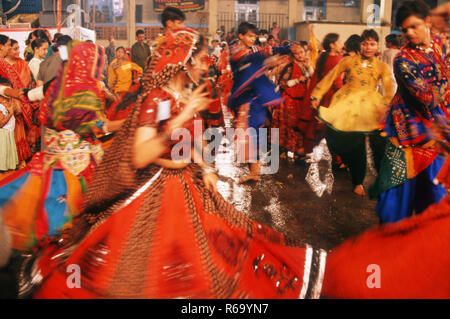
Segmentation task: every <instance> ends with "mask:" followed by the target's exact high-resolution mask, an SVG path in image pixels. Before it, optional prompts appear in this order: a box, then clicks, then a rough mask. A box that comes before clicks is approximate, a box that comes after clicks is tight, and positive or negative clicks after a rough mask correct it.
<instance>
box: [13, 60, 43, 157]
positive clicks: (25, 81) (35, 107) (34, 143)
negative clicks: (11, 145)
mask: <svg viewBox="0 0 450 319" xmlns="http://www.w3.org/2000/svg"><path fill="white" fill-rule="evenodd" d="M11 65H12V66H13V67H14V69H15V70H16V71H17V74H18V75H19V77H20V80H21V83H22V89H32V88H34V87H36V81H34V80H33V81H32V78H31V70H30V67H29V65H28V63H27V62H25V60H23V59H20V58H18V59H16V60H15V61H14V63H12V64H11ZM23 103H27V105H28V108H29V109H30V111H31V126H28V127H27V129H26V135H27V141H28V144H29V146H30V151H31V154H34V153H36V152H38V151H39V150H40V148H41V123H40V122H39V108H40V102H29V101H26V102H25V101H24V102H23Z"/></svg>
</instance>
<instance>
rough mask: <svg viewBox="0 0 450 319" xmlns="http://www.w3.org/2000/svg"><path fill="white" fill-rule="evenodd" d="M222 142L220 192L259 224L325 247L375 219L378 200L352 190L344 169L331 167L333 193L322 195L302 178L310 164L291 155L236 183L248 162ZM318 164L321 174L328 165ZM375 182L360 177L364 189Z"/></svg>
mask: <svg viewBox="0 0 450 319" xmlns="http://www.w3.org/2000/svg"><path fill="white" fill-rule="evenodd" d="M229 125H231V124H230V122H229V120H227V126H229ZM226 142H227V140H224V141H223V143H222V146H221V147H220V148H219V152H218V154H217V156H216V168H217V169H218V170H219V173H218V174H219V178H220V181H219V182H218V189H219V192H220V193H221V194H222V196H223V197H224V198H225V199H226V200H227V201H229V202H231V203H233V204H234V205H235V207H236V208H237V209H238V210H240V211H242V212H244V213H245V214H247V215H248V216H250V217H251V218H253V219H255V220H257V221H258V222H260V223H263V224H265V225H267V226H270V227H272V228H274V229H276V230H278V231H280V232H283V233H285V234H287V235H289V236H291V237H294V238H297V239H300V240H302V241H304V242H305V243H308V244H311V245H313V246H315V247H317V248H323V249H326V250H330V249H333V248H334V247H336V246H337V245H339V244H340V243H342V242H343V241H345V240H346V239H349V238H351V237H354V236H356V235H358V234H360V233H362V232H364V231H365V230H366V229H368V228H370V227H372V226H375V225H377V224H378V223H379V220H378V217H377V215H376V213H375V205H376V200H370V199H369V198H368V196H364V197H361V196H358V195H356V194H354V193H353V192H352V189H353V185H352V183H351V179H350V175H349V173H348V172H346V171H339V170H334V171H333V175H334V183H333V189H332V192H331V194H328V193H327V192H325V193H324V194H323V195H322V197H318V196H317V195H316V194H315V193H314V192H313V191H312V189H311V188H310V186H309V185H308V184H307V183H306V181H305V177H306V174H307V171H308V167H309V164H306V163H305V162H300V161H296V162H294V161H293V160H292V159H284V160H283V159H280V165H279V170H278V172H276V173H275V174H262V175H261V179H260V180H259V181H258V182H249V183H247V184H239V183H238V181H239V179H240V178H242V177H243V176H245V175H246V174H247V173H248V172H249V170H248V165H246V164H239V163H236V161H235V156H234V147H233V145H232V143H226ZM224 144H225V145H224ZM320 164H321V165H320V170H321V174H323V172H324V170H326V169H325V167H324V165H323V163H322V162H321V163H320ZM267 171H268V167H267V166H266V167H265V166H263V167H262V172H263V173H264V172H267ZM373 180H374V176H373V175H372V172H371V170H370V169H368V174H367V176H366V179H365V181H364V186H365V189H366V191H367V189H368V186H369V185H370V183H371V182H372V181H373Z"/></svg>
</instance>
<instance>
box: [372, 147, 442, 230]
mask: <svg viewBox="0 0 450 319" xmlns="http://www.w3.org/2000/svg"><path fill="white" fill-rule="evenodd" d="M443 164H444V159H443V158H442V157H441V156H438V157H437V158H436V159H435V160H434V161H433V163H431V164H430V166H428V167H427V168H426V169H425V170H423V171H422V172H420V174H418V175H417V176H416V177H414V178H412V179H410V180H408V181H407V182H406V183H404V184H402V185H399V186H397V187H393V188H391V189H389V190H387V191H386V192H384V193H381V195H380V198H379V200H378V204H377V207H376V212H377V214H378V216H379V217H380V221H381V223H392V222H397V221H399V220H402V219H404V218H407V217H410V216H411V215H412V213H413V211H415V212H416V214H420V213H421V212H423V211H424V210H425V209H426V208H427V207H428V206H430V205H431V204H434V203H438V202H439V201H440V200H441V199H442V198H444V197H445V189H444V187H442V186H441V185H435V184H434V183H433V180H434V179H435V177H436V176H437V174H438V173H439V170H440V169H441V167H442V165H443Z"/></svg>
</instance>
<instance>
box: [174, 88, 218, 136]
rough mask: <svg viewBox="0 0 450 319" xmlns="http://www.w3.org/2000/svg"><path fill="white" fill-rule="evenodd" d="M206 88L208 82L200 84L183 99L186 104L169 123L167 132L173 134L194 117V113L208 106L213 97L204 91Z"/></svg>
mask: <svg viewBox="0 0 450 319" xmlns="http://www.w3.org/2000/svg"><path fill="white" fill-rule="evenodd" d="M205 88H206V84H202V85H200V86H199V87H198V88H196V89H195V90H194V91H193V92H192V95H191V96H190V97H189V98H188V99H187V100H185V101H183V102H184V103H185V105H186V106H185V107H184V109H183V111H182V112H181V113H180V114H179V115H178V116H176V117H175V118H174V119H172V120H170V121H169V122H168V123H167V131H168V132H167V133H169V134H171V133H172V131H173V130H175V129H177V128H180V127H183V125H184V123H186V122H188V121H190V120H191V119H192V118H193V117H194V114H196V113H198V112H200V111H202V110H204V109H206V108H208V106H209V104H210V103H211V102H212V99H209V98H208V95H209V93H208V92H203V91H204V90H205Z"/></svg>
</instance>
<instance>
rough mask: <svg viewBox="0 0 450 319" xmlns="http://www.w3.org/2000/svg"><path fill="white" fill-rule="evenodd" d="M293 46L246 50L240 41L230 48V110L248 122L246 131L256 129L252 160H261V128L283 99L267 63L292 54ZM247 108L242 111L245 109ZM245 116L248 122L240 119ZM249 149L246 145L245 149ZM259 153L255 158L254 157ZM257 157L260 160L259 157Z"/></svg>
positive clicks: (250, 139)
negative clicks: (269, 76)
mask: <svg viewBox="0 0 450 319" xmlns="http://www.w3.org/2000/svg"><path fill="white" fill-rule="evenodd" d="M289 53H290V46H286V47H271V46H266V47H258V46H254V47H251V48H244V47H243V46H242V45H241V44H240V43H239V42H238V43H236V44H234V45H231V46H230V65H231V69H232V71H233V88H232V89H231V96H230V99H229V101H228V107H229V108H230V109H231V111H232V112H233V113H234V115H235V116H236V117H238V122H246V123H244V125H241V126H243V127H242V128H244V129H245V127H250V128H253V129H254V130H253V131H251V132H250V138H249V142H248V144H249V147H250V150H251V151H250V152H249V153H251V154H248V155H249V159H250V160H255V159H259V157H260V156H261V155H262V154H261V150H262V148H261V147H258V145H259V144H260V136H259V133H260V132H259V128H261V127H263V126H264V124H265V123H266V120H267V117H268V116H270V112H271V110H272V108H274V107H275V106H277V105H279V104H280V103H281V102H282V101H283V98H282V96H281V94H280V92H278V91H276V87H275V85H274V84H273V83H272V82H271V81H270V80H269V79H268V78H267V76H266V75H265V71H266V70H267V65H264V61H265V59H266V58H268V57H269V56H272V55H274V54H289ZM243 105H245V106H244V107H243V108H242V109H241V106H243ZM239 117H242V118H244V119H239ZM244 147H245V146H244ZM252 154H255V155H252ZM255 157H256V158H255Z"/></svg>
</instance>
